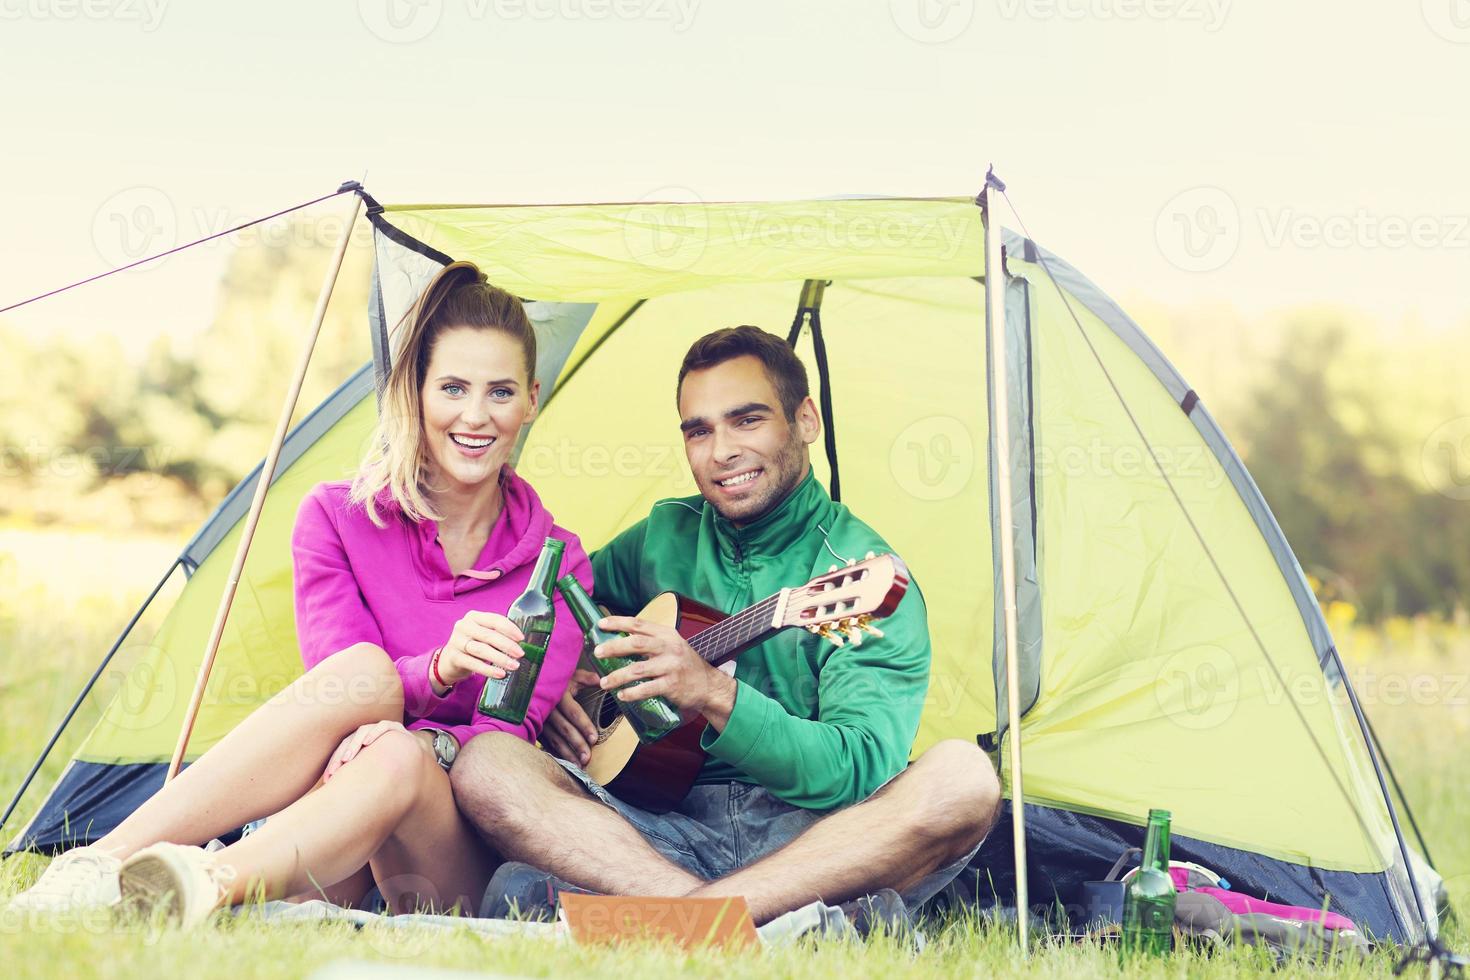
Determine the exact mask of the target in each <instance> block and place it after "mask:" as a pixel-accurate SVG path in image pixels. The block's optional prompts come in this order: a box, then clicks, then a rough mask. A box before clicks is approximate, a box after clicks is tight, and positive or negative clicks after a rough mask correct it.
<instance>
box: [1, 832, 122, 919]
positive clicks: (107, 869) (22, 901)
mask: <svg viewBox="0 0 1470 980" xmlns="http://www.w3.org/2000/svg"><path fill="white" fill-rule="evenodd" d="M121 864H122V862H121V861H119V860H118V859H117V858H115V857H113V856H112V855H111V854H109V853H108V852H107V851H104V850H101V849H99V848H96V847H77V848H73V849H72V850H70V851H67V852H66V853H64V854H62V855H60V856H59V857H57V858H56V859H55V860H53V861H52V862H51V863H50V864H49V865H47V866H46V870H45V871H44V872H43V873H42V874H41V877H40V878H39V879H37V881H36V883H35V884H34V885H32V886H31V887H29V888H27V889H26V890H25V891H23V892H21V893H20V894H19V895H16V896H15V897H14V898H12V899H11V900H10V903H9V904H8V905H7V906H6V909H7V910H8V911H15V912H74V911H80V910H82V909H90V908H99V907H104V906H108V905H116V904H117V900H118V894H119V893H118V884H117V873H118V868H119V867H120V866H121Z"/></svg>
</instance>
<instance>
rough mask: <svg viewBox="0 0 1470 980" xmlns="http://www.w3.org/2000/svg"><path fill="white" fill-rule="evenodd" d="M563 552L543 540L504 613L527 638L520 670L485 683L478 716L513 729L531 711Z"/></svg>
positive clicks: (558, 544)
mask: <svg viewBox="0 0 1470 980" xmlns="http://www.w3.org/2000/svg"><path fill="white" fill-rule="evenodd" d="M565 550H566V542H564V541H562V540H560V539H559V538H547V539H546V543H545V544H543V545H542V546H541V556H540V557H539V558H537V559H536V567H535V569H534V570H532V572H531V584H530V585H528V586H526V591H525V592H522V593H521V596H520V598H519V599H517V600H516V601H515V602H512V603H511V604H510V609H508V610H507V611H506V613H505V616H506V618H507V619H509V620H510V621H511V622H512V623H515V624H516V625H517V626H519V627H520V629H521V632H522V633H524V634H525V637H526V638H525V639H524V640H522V641H521V652H522V654H523V656H522V657H521V662H520V666H519V667H517V668H516V669H515V670H512V671H508V672H507V673H506V675H505V676H504V677H487V678H486V679H485V689H484V690H483V691H481V692H480V702H479V704H478V705H476V710H478V711H479V712H480V714H482V715H487V716H489V717H491V718H496V719H499V720H500V721H508V722H510V723H511V724H513V725H519V724H520V723H521V722H523V721H525V720H526V709H527V708H528V707H530V705H531V695H532V694H533V693H535V691H536V678H537V677H538V676H540V674H541V663H542V661H544V660H545V659H546V644H547V643H548V642H549V641H550V640H551V627H552V626H553V625H555V623H556V610H555V608H554V607H553V605H552V602H551V587H552V583H553V582H555V581H556V575H557V572H559V571H561V556H562V552H563V551H565Z"/></svg>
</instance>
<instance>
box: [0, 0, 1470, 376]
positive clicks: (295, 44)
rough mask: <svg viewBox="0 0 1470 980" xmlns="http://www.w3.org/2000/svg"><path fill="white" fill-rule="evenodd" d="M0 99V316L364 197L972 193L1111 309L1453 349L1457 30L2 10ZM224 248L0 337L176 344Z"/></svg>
mask: <svg viewBox="0 0 1470 980" xmlns="http://www.w3.org/2000/svg"><path fill="white" fill-rule="evenodd" d="M0 82H3V89H0V91H3V93H4V94H3V96H0V307H3V306H6V305H8V304H9V303H12V302H15V301H18V300H20V299H23V298H25V297H28V296H30V295H32V294H34V293H39V292H42V291H44V290H45V289H49V288H53V287H55V286H58V285H61V284H63V283H66V282H69V281H72V280H74V279H78V278H82V277H84V276H88V275H93V274H95V273H98V272H101V271H105V270H107V269H109V268H113V267H116V266H117V265H120V264H124V263H125V262H127V261H131V260H132V259H134V258H137V257H140V256H142V255H144V254H147V252H148V251H151V250H152V249H154V248H157V247H163V246H169V245H174V244H179V243H182V242H184V241H187V240H189V239H192V238H195V237H199V236H202V235H205V234H208V233H210V232H213V231H217V230H219V229H221V228H224V227H228V226H229V225H231V224H234V223H237V222H240V221H244V220H248V219H250V218H252V217H256V216H258V215H261V214H265V213H269V212H271V211H274V210H278V209H280V208H282V207H286V206H289V205H292V204H295V203H298V202H301V201H304V200H308V199H310V198H313V197H317V196H319V195H321V194H324V193H327V192H329V191H331V190H333V189H335V188H336V187H337V185H338V184H339V183H340V182H341V181H343V180H346V179H353V178H359V177H362V176H363V175H364V174H366V185H367V187H368V189H369V190H370V191H371V192H372V193H373V194H374V195H376V196H377V197H378V198H379V199H381V200H383V201H385V202H398V203H409V202H419V203H422V202H461V203H465V202H469V203H478V202H570V201H613V200H643V199H650V198H665V199H667V198H673V199H702V200H732V199H789V198H802V197H815V196H827V195H834V194H852V193H882V194H905V195H908V194H914V195H947V194H971V193H974V192H975V191H976V190H977V189H978V188H979V186H980V183H981V181H982V179H983V175H984V173H985V169H986V166H987V165H988V164H991V163H993V164H994V165H995V167H996V171H997V173H999V174H1000V175H1001V176H1002V177H1003V178H1004V179H1005V180H1006V182H1007V183H1008V184H1009V187H1010V195H1011V199H1012V201H1013V202H1014V203H1015V205H1016V208H1017V209H1018V210H1019V211H1020V217H1021V218H1022V219H1024V221H1025V224H1026V226H1027V227H1028V228H1029V230H1030V232H1031V234H1032V236H1033V237H1035V238H1036V239H1037V240H1038V241H1040V242H1041V243H1043V244H1044V245H1046V246H1047V247H1049V248H1051V249H1052V250H1053V251H1055V252H1057V253H1058V254H1060V255H1062V256H1064V257H1065V258H1067V259H1068V260H1069V261H1070V262H1072V263H1073V264H1074V265H1076V266H1077V267H1078V268H1080V269H1082V270H1083V271H1084V272H1085V273H1086V274H1087V275H1088V276H1089V277H1091V278H1092V279H1093V280H1094V281H1096V282H1097V283H1098V284H1099V285H1101V286H1102V287H1103V288H1104V289H1105V290H1107V291H1109V292H1111V293H1113V294H1114V295H1115V296H1117V297H1119V298H1120V299H1122V300H1123V301H1124V302H1125V304H1126V302H1127V300H1128V299H1129V298H1130V297H1139V298H1144V299H1147V300H1148V301H1150V302H1154V303H1161V304H1171V305H1178V306H1196V305H1209V304H1222V303H1223V304H1229V305H1232V306H1234V307H1236V308H1238V309H1239V310H1241V311H1242V312H1244V313H1245V314H1247V315H1257V314H1266V313H1268V312H1270V311H1274V310H1280V309H1282V308H1286V307H1292V306H1296V305H1301V304H1319V303H1330V304H1336V305H1340V306H1343V307H1347V308H1351V309H1354V310H1358V311H1362V312H1364V313H1366V314H1368V315H1371V316H1373V317H1376V318H1378V319H1380V320H1382V321H1383V322H1385V323H1389V324H1399V323H1416V324H1421V325H1427V326H1428V327H1429V328H1431V329H1443V330H1463V329H1466V328H1467V327H1470V285H1467V283H1470V276H1467V273H1470V182H1467V181H1466V180H1465V177H1466V175H1467V173H1470V126H1467V122H1470V108H1467V101H1466V96H1465V93H1466V92H1470V0H1367V2H1364V0H1359V2H1356V3H1343V2H1340V0H1339V2H1329V0H1290V2H1281V0H1233V2H1232V0H843V2H837V0H806V2H802V3H791V2H776V0H738V2H737V0H319V2H315V3H309V4H308V3H301V2H283V0H258V2H254V3H251V4H248V5H247V4H222V3H218V2H215V0H0ZM313 213H314V214H319V215H331V216H332V217H331V219H330V220H331V221H334V220H335V219H336V216H337V215H340V213H341V202H340V201H336V202H331V203H329V204H327V205H323V206H320V208H319V209H318V210H317V211H315V212H313ZM1007 224H1010V225H1012V226H1013V227H1014V226H1015V221H1014V220H1013V219H1012V220H1007ZM319 227H320V228H323V229H330V228H332V227H334V226H333V225H332V224H330V223H329V222H323V223H321V224H320V226H319ZM314 233H315V232H314ZM236 247H241V246H240V245H239V244H230V243H226V244H217V245H212V246H208V247H203V248H199V249H195V250H192V251H191V252H188V253H184V254H182V255H179V256H174V257H171V258H169V259H167V260H165V261H163V262H160V263H156V264H154V265H150V266H148V267H145V268H143V269H140V270H136V271H132V272H127V273H123V274H121V275H118V276H115V277H113V278H112V279H110V280H106V281H104V282H103V283H100V284H96V285H93V286H88V287H86V288H84V289H80V290H76V291H73V292H72V293H70V294H68V295H67V296H65V297H60V298H57V299H53V300H47V301H43V302H41V303H36V304H34V305H32V306H30V307H27V308H26V309H24V310H19V311H15V312H12V313H9V314H0V323H6V324H10V325H12V326H17V327H20V328H22V329H25V330H28V331H34V332H42V331H49V332H71V333H75V334H77V335H79V336H86V335H88V334H89V332H90V333H96V332H106V333H110V334H113V335H115V336H117V337H118V338H119V339H120V340H122V342H123V344H124V346H125V347H126V348H127V349H129V350H141V349H143V347H144V346H146V343H147V342H148V341H149V340H151V339H152V338H153V337H154V336H156V335H157V334H159V333H161V332H167V333H170V334H173V335H176V336H181V337H187V336H190V335H191V334H193V333H195V332H197V331H198V330H200V329H202V328H203V327H204V326H206V325H207V323H208V322H209V318H210V315H211V312H212V309H213V304H214V301H215V297H216V294H217V290H218V284H219V275H220V273H221V271H222V270H223V268H224V263H225V262H226V260H227V259H228V256H229V254H230V251H231V249H232V248H236Z"/></svg>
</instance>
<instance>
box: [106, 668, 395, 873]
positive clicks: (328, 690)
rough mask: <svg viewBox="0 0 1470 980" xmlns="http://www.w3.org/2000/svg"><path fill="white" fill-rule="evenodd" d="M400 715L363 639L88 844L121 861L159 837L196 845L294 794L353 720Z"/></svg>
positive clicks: (391, 679) (385, 674)
mask: <svg viewBox="0 0 1470 980" xmlns="http://www.w3.org/2000/svg"><path fill="white" fill-rule="evenodd" d="M402 718H403V684H402V682H401V681H400V680H399V678H398V671H397V670H396V669H395V668H394V667H393V662H392V660H390V659H389V657H388V654H387V653H385V652H384V651H383V650H382V648H380V647H377V646H374V645H373V644H371V643H359V644H357V645H356V646H351V647H348V648H347V649H346V650H343V651H341V652H339V653H335V654H333V655H332V656H330V657H328V658H327V659H326V660H323V661H322V662H321V663H319V664H317V665H316V666H315V667H313V668H312V669H311V670H309V671H307V672H306V674H304V675H303V676H301V677H299V678H297V680H296V681H294V682H293V683H292V684H290V685H289V686H288V687H286V688H285V689H284V690H283V691H281V692H280V693H279V694H277V695H276V696H275V697H273V698H271V699H270V700H269V701H268V702H266V703H265V704H263V705H261V706H260V707H259V708H257V709H256V710H255V711H254V712H252V713H251V714H250V716H249V717H248V718H246V719H245V720H244V721H242V722H241V723H240V724H239V725H237V726H236V727H235V729H234V730H233V731H231V732H230V733H229V734H228V735H226V736H225V737H224V738H223V739H221V740H220V742H219V743H218V744H217V745H215V746H214V747H213V748H211V749H210V750H209V751H208V752H206V753H205V754H204V755H203V756H201V757H200V758H199V760H198V761H197V762H195V763H193V764H192V765H190V766H189V767H188V768H187V769H185V770H183V771H182V772H180V773H179V775H178V776H177V777H176V778H175V779H173V780H172V781H171V782H169V783H168V785H166V786H164V787H163V789H161V790H159V791H158V792H157V793H155V794H154V795H153V796H152V797H150V798H149V799H148V801H147V802H145V803H144V804H143V805H142V806H140V807H138V809H137V810H135V811H133V813H132V814H131V815H130V816H129V817H128V818H127V819H126V820H124V821H123V822H122V823H121V824H119V825H118V827H117V829H115V830H113V831H112V832H111V833H110V834H108V835H106V836H105V837H103V838H102V839H101V840H99V841H97V846H98V847H102V848H105V849H107V850H109V851H111V852H112V853H114V854H116V855H117V856H118V857H121V858H126V857H128V856H129V855H131V854H132V853H133V852H135V851H137V850H139V849H140V848H143V847H146V846H148V845H149V844H155V843H158V842H159V841H171V842H173V843H175V844H203V843H204V842H205V841H207V840H209V839H210V838H211V837H217V836H219V835H220V834H222V833H226V832H228V831H231V830H234V829H235V828H236V827H240V826H242V825H244V824H247V823H249V822H250V821H252V820H258V819H259V818H261V817H263V816H267V815H270V814H273V813H275V812H276V811H278V810H281V809H283V808H285V807H286V806H289V805H290V804H292V803H294V802H296V801H297V800H298V799H300V798H301V797H302V796H303V795H304V794H305V793H306V792H307V791H308V790H310V789H311V787H312V785H313V784H314V783H315V782H316V781H317V780H318V779H319V778H320V776H321V774H322V769H323V768H325V766H326V764H327V760H328V759H329V758H330V757H331V753H332V751H333V750H334V749H335V748H336V747H337V746H338V745H339V744H340V743H341V741H342V739H344V738H346V737H347V736H348V735H349V734H350V733H352V732H353V731H355V730H356V729H357V728H359V727H360V726H362V725H366V724H369V723H371V722H375V721H383V720H385V719H391V720H395V721H398V720H401V719H402ZM267 826H269V824H268V825H267ZM361 863H363V862H359V864H361ZM354 870H356V868H355V867H354V868H349V869H347V872H344V874H343V877H345V876H346V874H347V873H350V872H351V871H354ZM333 880H334V881H335V880H336V879H333Z"/></svg>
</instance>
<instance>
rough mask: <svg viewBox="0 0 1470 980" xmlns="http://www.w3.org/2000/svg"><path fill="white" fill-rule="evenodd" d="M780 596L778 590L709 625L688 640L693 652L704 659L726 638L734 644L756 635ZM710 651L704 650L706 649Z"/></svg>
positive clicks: (764, 625) (763, 627)
mask: <svg viewBox="0 0 1470 980" xmlns="http://www.w3.org/2000/svg"><path fill="white" fill-rule="evenodd" d="M780 598H781V594H780V593H779V592H778V593H776V594H775V595H773V596H769V597H768V598H765V599H762V600H761V601H760V602H758V603H756V604H755V605H753V606H751V607H750V608H749V609H747V610H745V611H744V612H742V613H737V614H736V615H734V616H731V617H730V618H729V619H726V620H723V621H721V622H719V623H716V624H715V625H713V626H711V627H709V628H708V629H706V630H704V631H703V632H701V633H698V634H696V635H695V637H694V638H693V639H692V640H690V641H689V645H690V646H691V647H693V648H694V650H695V652H696V653H698V654H699V655H700V656H701V657H704V658H705V659H706V660H708V659H709V657H710V656H711V655H712V654H713V653H714V652H715V651H714V650H712V649H711V648H712V647H714V646H717V645H718V646H723V645H724V643H725V642H726V641H727V640H733V642H734V644H735V645H736V646H739V645H740V644H742V643H745V642H747V641H749V640H750V639H751V638H752V637H755V636H758V635H759V634H760V633H761V632H762V631H763V630H765V629H766V628H767V627H768V626H769V625H770V618H771V611H772V610H773V609H774V608H775V605H776V602H777V600H779V599H780ZM707 650H708V651H710V652H708V653H707V652H706V651H707Z"/></svg>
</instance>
